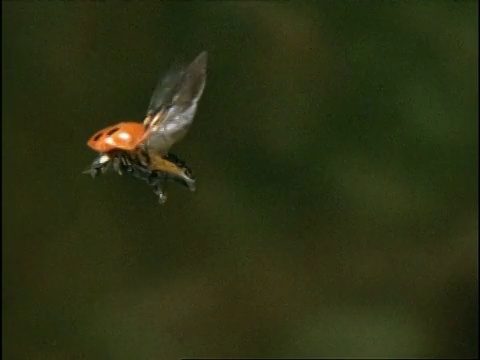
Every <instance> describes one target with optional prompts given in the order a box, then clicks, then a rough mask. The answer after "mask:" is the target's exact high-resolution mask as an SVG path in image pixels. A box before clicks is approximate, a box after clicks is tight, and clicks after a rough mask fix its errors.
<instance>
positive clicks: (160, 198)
mask: <svg viewBox="0 0 480 360" xmlns="http://www.w3.org/2000/svg"><path fill="white" fill-rule="evenodd" d="M153 192H154V193H155V195H157V196H158V202H159V203H160V204H165V202H166V201H167V195H166V194H165V193H164V192H163V189H162V186H161V185H160V184H157V185H155V186H154V188H153Z"/></svg>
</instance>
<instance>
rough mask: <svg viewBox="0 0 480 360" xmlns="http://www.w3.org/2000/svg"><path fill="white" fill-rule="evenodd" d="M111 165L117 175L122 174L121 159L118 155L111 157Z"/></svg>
mask: <svg viewBox="0 0 480 360" xmlns="http://www.w3.org/2000/svg"><path fill="white" fill-rule="evenodd" d="M112 166H113V170H115V172H116V173H117V174H118V175H123V172H122V163H121V159H120V158H119V157H118V156H117V157H114V158H113V159H112Z"/></svg>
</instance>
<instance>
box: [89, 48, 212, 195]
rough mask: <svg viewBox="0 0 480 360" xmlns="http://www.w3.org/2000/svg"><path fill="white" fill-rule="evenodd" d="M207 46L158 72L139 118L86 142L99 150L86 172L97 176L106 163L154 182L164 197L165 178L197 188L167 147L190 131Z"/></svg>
mask: <svg viewBox="0 0 480 360" xmlns="http://www.w3.org/2000/svg"><path fill="white" fill-rule="evenodd" d="M206 74H207V52H205V51H204V52H202V53H200V55H198V56H197V57H196V58H195V60H193V61H192V62H191V63H190V65H188V66H183V67H180V68H175V69H172V70H170V72H168V73H167V75H165V77H163V78H161V79H160V81H159V82H158V85H157V87H156V88H155V91H154V92H153V95H152V98H151V100H150V104H149V106H148V110H147V114H146V117H145V120H144V121H143V123H140V122H133V121H132V122H130V121H129V122H121V123H118V124H116V125H113V126H109V127H107V128H105V129H103V130H100V131H97V132H96V133H95V134H94V135H93V136H92V137H91V138H90V139H89V140H88V142H87V145H88V146H89V147H90V148H92V149H93V150H95V151H97V152H98V153H99V155H98V157H97V158H96V159H95V160H94V161H93V163H92V164H91V165H90V166H89V168H88V169H87V170H85V171H84V173H87V174H90V175H91V176H92V177H94V178H95V177H97V176H99V175H100V174H103V173H105V172H106V171H107V170H108V169H110V168H113V170H114V171H115V172H116V173H118V174H119V175H122V174H124V173H126V174H131V175H133V176H134V177H136V178H139V179H141V180H144V181H146V182H147V183H148V184H149V185H150V186H152V187H153V190H154V193H155V194H156V195H157V196H158V199H159V202H160V203H162V204H163V203H165V201H166V200H167V196H166V194H165V192H164V185H165V183H166V182H169V181H173V182H177V183H180V184H181V185H183V186H185V187H187V188H188V189H189V190H190V191H195V176H194V175H193V173H192V171H191V170H190V168H189V167H188V166H187V165H186V164H185V162H184V161H182V160H180V159H179V158H178V157H177V156H175V155H174V154H172V153H170V152H169V150H170V148H171V147H172V145H173V144H175V143H176V142H177V141H179V140H181V139H182V138H183V137H184V136H185V135H186V133H187V132H188V130H189V128H190V125H191V124H192V122H193V118H194V116H195V112H196V110H197V105H198V101H199V100H200V97H201V96H202V93H203V89H204V88H205V81H206Z"/></svg>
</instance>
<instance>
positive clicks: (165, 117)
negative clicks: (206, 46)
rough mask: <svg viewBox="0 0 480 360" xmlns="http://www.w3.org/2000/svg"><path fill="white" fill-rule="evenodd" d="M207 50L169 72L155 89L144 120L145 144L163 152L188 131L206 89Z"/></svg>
mask: <svg viewBox="0 0 480 360" xmlns="http://www.w3.org/2000/svg"><path fill="white" fill-rule="evenodd" d="M206 70H207V53H206V52H205V51H204V52H202V53H201V54H200V55H198V56H197V58H196V59H195V60H194V61H193V62H192V63H191V64H190V65H188V66H187V67H186V68H184V69H177V70H175V71H171V72H169V73H168V74H167V75H166V76H165V77H164V78H163V80H162V81H161V82H160V83H159V85H158V86H157V88H156V89H155V91H154V93H153V96H152V99H151V100H150V105H149V107H148V111H147V117H146V118H145V120H144V125H145V127H146V129H147V130H146V132H145V140H144V144H145V146H146V147H147V149H149V150H153V151H154V152H156V153H160V154H165V153H167V151H168V149H170V147H171V146H172V145H173V144H174V143H176V142H177V141H179V140H181V139H182V138H183V137H184V136H185V134H186V133H187V132H188V129H189V128H190V125H191V123H192V121H193V118H194V116H195V112H196V110H197V104H198V100H199V99H200V97H201V96H202V93H203V89H204V88H205V80H206Z"/></svg>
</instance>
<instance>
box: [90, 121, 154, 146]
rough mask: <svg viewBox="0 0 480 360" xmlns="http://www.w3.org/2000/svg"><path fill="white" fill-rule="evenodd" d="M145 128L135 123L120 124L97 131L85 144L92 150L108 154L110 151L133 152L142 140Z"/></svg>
mask: <svg viewBox="0 0 480 360" xmlns="http://www.w3.org/2000/svg"><path fill="white" fill-rule="evenodd" d="M144 134H145V127H144V126H143V124H141V123H137V122H122V123H119V124H117V125H113V126H109V127H107V128H105V129H103V130H100V131H98V132H97V133H95V135H93V136H92V137H91V138H90V139H89V140H88V142H87V145H88V146H89V147H91V148H92V149H93V150H95V151H98V152H101V153H108V152H110V151H112V150H124V151H133V150H135V149H136V148H137V146H138V145H139V144H140V143H141V142H142V140H143V139H144Z"/></svg>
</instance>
